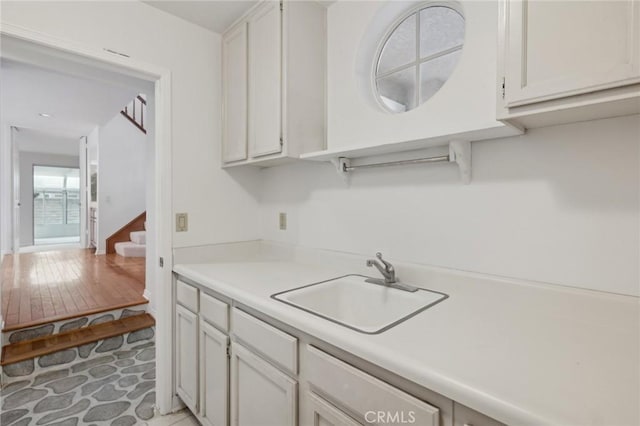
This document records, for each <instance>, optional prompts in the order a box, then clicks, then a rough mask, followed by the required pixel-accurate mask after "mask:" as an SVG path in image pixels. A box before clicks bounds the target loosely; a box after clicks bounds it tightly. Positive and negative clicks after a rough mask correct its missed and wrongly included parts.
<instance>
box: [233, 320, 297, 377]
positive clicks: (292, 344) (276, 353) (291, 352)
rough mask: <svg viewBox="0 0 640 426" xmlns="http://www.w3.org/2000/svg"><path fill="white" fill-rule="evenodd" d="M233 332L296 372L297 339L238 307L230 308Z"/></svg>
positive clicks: (280, 364)
mask: <svg viewBox="0 0 640 426" xmlns="http://www.w3.org/2000/svg"><path fill="white" fill-rule="evenodd" d="M231 315H232V317H231V318H232V319H231V321H232V323H231V326H232V329H233V334H234V335H235V336H237V337H238V338H240V340H242V341H243V342H244V343H246V344H248V345H249V346H252V347H253V348H255V349H257V350H258V351H259V352H261V353H262V354H263V355H265V356H266V357H268V358H269V359H271V360H272V361H274V362H275V363H276V364H278V365H279V366H281V367H282V368H284V369H285V370H286V371H289V372H291V373H293V374H296V373H297V372H298V339H296V338H295V337H293V336H290V335H288V334H287V333H285V332H283V331H280V330H278V329H277V328H275V327H272V326H270V325H269V324H267V323H265V322H264V321H261V320H259V319H257V318H255V317H253V316H251V315H249V314H247V313H244V312H242V311H241V310H239V309H236V308H233V310H232V314H231Z"/></svg>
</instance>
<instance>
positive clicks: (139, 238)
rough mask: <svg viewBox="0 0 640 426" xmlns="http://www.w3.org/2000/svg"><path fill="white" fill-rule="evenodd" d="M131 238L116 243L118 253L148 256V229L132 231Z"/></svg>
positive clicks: (123, 255)
mask: <svg viewBox="0 0 640 426" xmlns="http://www.w3.org/2000/svg"><path fill="white" fill-rule="evenodd" d="M129 240H130V241H124V242H120V243H115V249H116V253H118V254H119V255H120V256H122V257H146V254H147V231H133V232H130V233H129Z"/></svg>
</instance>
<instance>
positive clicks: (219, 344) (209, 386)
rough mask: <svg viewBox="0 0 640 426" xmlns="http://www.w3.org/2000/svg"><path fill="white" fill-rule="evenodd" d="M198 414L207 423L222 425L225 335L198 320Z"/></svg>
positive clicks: (226, 378)
mask: <svg viewBox="0 0 640 426" xmlns="http://www.w3.org/2000/svg"><path fill="white" fill-rule="evenodd" d="M199 343H200V416H201V418H202V422H203V423H204V424H205V425H207V426H226V425H227V418H228V415H227V407H228V401H229V399H228V395H229V394H228V391H229V358H228V357H227V345H228V343H229V338H228V337H227V336H225V335H224V334H223V333H221V332H219V331H218V330H216V329H215V328H214V327H213V326H211V325H209V324H207V323H206V322H205V321H203V320H200V342H199Z"/></svg>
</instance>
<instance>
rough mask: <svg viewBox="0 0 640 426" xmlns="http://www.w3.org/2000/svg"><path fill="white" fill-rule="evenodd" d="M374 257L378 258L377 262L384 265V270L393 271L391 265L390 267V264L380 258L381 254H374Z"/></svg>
mask: <svg viewBox="0 0 640 426" xmlns="http://www.w3.org/2000/svg"><path fill="white" fill-rule="evenodd" d="M376 257H377V258H378V260H379V261H380V262H382V264H383V265H384V267H385V269H386V270H387V271H393V265H392V264H390V263H389V262H387V261H386V260H384V259H383V258H382V253H380V252H377V253H376Z"/></svg>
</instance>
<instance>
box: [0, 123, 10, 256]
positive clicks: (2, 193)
mask: <svg viewBox="0 0 640 426" xmlns="http://www.w3.org/2000/svg"><path fill="white" fill-rule="evenodd" d="M11 134H12V130H11V127H9V126H8V125H5V124H3V125H2V126H0V154H1V155H0V262H2V258H3V257H4V255H5V254H7V253H11V252H12V251H13V191H12V187H13V179H12V175H13V166H12V162H13V156H12V144H11Z"/></svg>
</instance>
